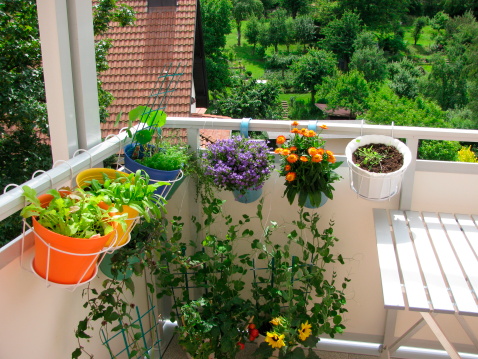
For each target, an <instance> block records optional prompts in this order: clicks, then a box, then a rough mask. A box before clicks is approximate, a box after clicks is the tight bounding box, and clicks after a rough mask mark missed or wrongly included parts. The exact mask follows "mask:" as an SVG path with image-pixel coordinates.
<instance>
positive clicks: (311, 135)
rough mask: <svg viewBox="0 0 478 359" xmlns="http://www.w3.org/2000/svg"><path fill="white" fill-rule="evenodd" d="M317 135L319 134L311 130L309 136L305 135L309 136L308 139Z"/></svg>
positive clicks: (308, 132)
mask: <svg viewBox="0 0 478 359" xmlns="http://www.w3.org/2000/svg"><path fill="white" fill-rule="evenodd" d="M315 135H317V134H316V133H315V131H314V130H309V131H307V135H305V136H307V137H314V136H315Z"/></svg>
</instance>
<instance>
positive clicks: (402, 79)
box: [388, 59, 422, 99]
mask: <svg viewBox="0 0 478 359" xmlns="http://www.w3.org/2000/svg"><path fill="white" fill-rule="evenodd" d="M388 76H389V79H390V83H389V86H390V88H391V89H392V90H393V91H394V92H395V93H396V94H397V95H398V96H400V97H401V96H405V97H408V98H409V99H413V98H415V97H416V96H417V95H418V79H419V78H420V77H421V76H422V73H421V71H420V70H419V69H418V68H417V67H416V66H415V65H414V63H413V62H412V61H410V60H408V59H404V60H402V61H400V62H393V63H391V64H389V65H388Z"/></svg>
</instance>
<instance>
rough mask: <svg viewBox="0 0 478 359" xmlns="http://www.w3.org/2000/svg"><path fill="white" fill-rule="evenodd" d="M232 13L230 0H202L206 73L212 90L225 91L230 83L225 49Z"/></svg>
mask: <svg viewBox="0 0 478 359" xmlns="http://www.w3.org/2000/svg"><path fill="white" fill-rule="evenodd" d="M231 14H232V5H231V3H230V1H229V0H201V18H202V25H203V35H204V52H205V55H206V73H207V78H208V87H209V89H210V90H211V91H223V90H224V89H225V88H226V87H227V86H229V83H230V82H229V77H230V73H229V66H228V63H227V59H226V57H225V56H224V49H225V46H226V35H227V34H229V33H230V32H231V25H230V19H231Z"/></svg>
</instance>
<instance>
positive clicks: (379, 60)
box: [350, 46, 387, 83]
mask: <svg viewBox="0 0 478 359" xmlns="http://www.w3.org/2000/svg"><path fill="white" fill-rule="evenodd" d="M350 69H351V70H357V71H359V72H361V73H362V74H363V76H364V78H365V80H367V82H369V83H374V82H383V81H384V80H385V78H386V77H387V60H386V59H385V56H384V53H383V50H382V49H379V48H378V46H371V47H365V48H361V49H357V50H355V51H354V54H353V55H352V59H351V60H350Z"/></svg>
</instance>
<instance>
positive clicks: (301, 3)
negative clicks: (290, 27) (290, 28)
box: [280, 0, 310, 19]
mask: <svg viewBox="0 0 478 359" xmlns="http://www.w3.org/2000/svg"><path fill="white" fill-rule="evenodd" d="M280 3H281V5H282V7H283V8H284V9H286V10H287V12H288V13H289V14H291V15H292V18H294V19H295V18H296V16H297V14H300V13H302V14H305V13H306V12H307V7H308V6H309V4H310V0H281V2H280Z"/></svg>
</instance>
